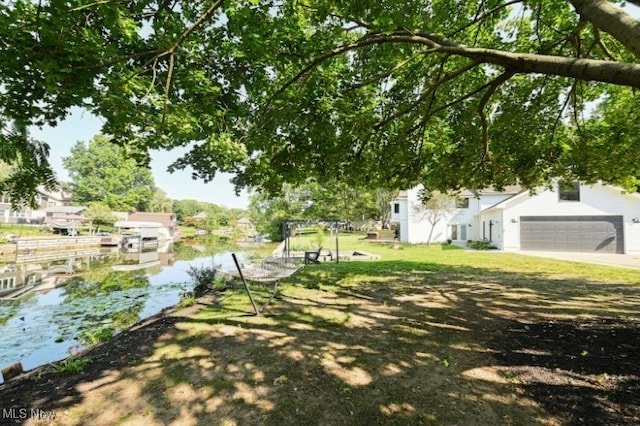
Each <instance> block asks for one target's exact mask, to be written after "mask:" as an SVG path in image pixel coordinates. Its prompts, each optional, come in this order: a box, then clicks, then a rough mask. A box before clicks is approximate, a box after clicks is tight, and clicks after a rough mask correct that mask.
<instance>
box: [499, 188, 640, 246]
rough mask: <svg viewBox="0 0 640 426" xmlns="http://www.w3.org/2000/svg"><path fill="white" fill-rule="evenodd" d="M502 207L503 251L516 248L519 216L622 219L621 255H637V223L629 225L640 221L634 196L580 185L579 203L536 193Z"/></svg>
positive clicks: (639, 230)
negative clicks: (617, 217) (636, 218)
mask: <svg viewBox="0 0 640 426" xmlns="http://www.w3.org/2000/svg"><path fill="white" fill-rule="evenodd" d="M554 189H555V188H554ZM505 204H506V206H505V219H506V227H505V233H506V234H507V237H506V238H505V247H504V249H505V250H518V249H519V248H520V217H521V216H623V222H624V245H625V253H629V254H633V253H640V223H637V224H636V223H633V221H632V219H633V218H634V217H639V218H640V197H639V196H638V195H637V194H622V193H621V192H620V190H619V189H618V188H614V187H608V186H603V185H600V184H595V185H591V186H587V185H580V201H560V200H559V197H558V192H557V191H549V190H542V189H540V190H538V192H537V194H536V195H534V196H529V195H526V196H521V197H518V199H517V200H514V202H513V203H509V202H507V203H505ZM511 219H514V220H515V221H516V223H511Z"/></svg>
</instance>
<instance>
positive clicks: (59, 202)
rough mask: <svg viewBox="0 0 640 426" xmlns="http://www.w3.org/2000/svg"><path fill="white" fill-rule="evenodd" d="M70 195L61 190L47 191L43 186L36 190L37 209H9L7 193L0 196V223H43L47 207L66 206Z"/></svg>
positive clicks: (9, 203)
mask: <svg viewBox="0 0 640 426" xmlns="http://www.w3.org/2000/svg"><path fill="white" fill-rule="evenodd" d="M70 201H71V195H70V194H69V193H67V192H64V191H62V190H55V191H49V190H47V189H45V188H44V187H43V186H39V187H38V188H36V203H37V207H36V208H35V209H32V208H30V207H23V208H20V209H18V210H13V209H12V208H11V199H10V198H9V195H8V194H7V193H2V194H0V223H44V222H45V216H46V212H45V210H46V209H47V208H48V207H56V206H66V205H68V204H69V202H70Z"/></svg>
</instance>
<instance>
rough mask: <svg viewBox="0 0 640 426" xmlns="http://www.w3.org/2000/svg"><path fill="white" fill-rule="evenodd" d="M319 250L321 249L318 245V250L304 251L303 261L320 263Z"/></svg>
mask: <svg viewBox="0 0 640 426" xmlns="http://www.w3.org/2000/svg"><path fill="white" fill-rule="evenodd" d="M320 250H322V247H318V250H316V251H305V252H304V263H305V264H308V263H320V259H319V258H320Z"/></svg>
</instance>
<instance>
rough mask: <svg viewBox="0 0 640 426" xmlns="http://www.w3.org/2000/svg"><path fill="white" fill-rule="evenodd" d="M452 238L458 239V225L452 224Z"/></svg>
mask: <svg viewBox="0 0 640 426" xmlns="http://www.w3.org/2000/svg"><path fill="white" fill-rule="evenodd" d="M451 239H452V240H457V239H458V225H451Z"/></svg>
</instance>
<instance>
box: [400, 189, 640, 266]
mask: <svg viewBox="0 0 640 426" xmlns="http://www.w3.org/2000/svg"><path fill="white" fill-rule="evenodd" d="M420 189H421V188H420V187H416V188H412V189H410V190H407V191H406V195H405V196H399V197H397V198H396V199H395V200H394V201H393V202H392V204H395V203H397V204H398V205H399V208H398V213H394V209H393V207H392V215H391V221H392V222H396V223H399V224H400V241H401V242H408V243H423V242H426V241H427V237H428V234H429V229H430V227H431V225H430V224H429V223H428V222H426V221H424V220H420V219H419V218H417V217H416V215H415V213H414V211H413V210H412V206H413V205H415V203H417V202H418V198H417V196H418V193H419V191H420ZM461 196H464V197H468V198H469V207H468V208H465V209H456V210H455V211H454V212H453V213H452V214H450V215H449V216H448V217H447V218H446V220H445V221H443V222H442V223H439V224H437V226H436V229H434V238H433V239H432V242H444V241H446V240H447V239H452V240H455V241H458V242H464V241H466V240H483V239H486V240H490V241H491V242H492V243H493V244H494V245H495V246H496V247H497V248H498V249H501V250H505V251H518V250H521V247H522V241H521V236H522V235H523V233H522V232H523V229H524V228H525V225H523V224H522V218H525V221H527V225H526V226H531V225H530V222H531V221H534V222H535V221H536V220H540V222H539V223H540V224H541V226H542V227H543V228H544V226H547V227H548V228H547V231H546V232H547V233H548V234H547V235H548V236H549V238H550V239H553V238H554V235H553V232H552V231H549V230H551V229H553V228H552V227H553V226H554V224H553V223H550V222H552V221H553V220H554V218H555V219H558V221H560V222H562V221H564V223H565V225H564V226H565V228H566V229H564V231H566V232H574V235H573V236H572V235H569V234H567V235H568V238H569V237H571V238H573V237H576V238H581V237H584V238H585V239H587V240H588V238H587V237H588V236H589V235H587V234H589V233H590V231H589V229H585V228H584V226H588V225H591V224H598V221H600V222H603V223H604V222H607V223H609V222H611V223H613V222H615V230H613V231H612V232H613V233H612V237H611V241H613V243H612V244H617V246H616V247H617V248H616V247H614V246H612V245H609V246H607V244H605V243H603V244H602V247H600V246H599V245H598V247H597V248H595V249H593V250H594V251H600V250H604V249H606V250H611V249H615V250H616V252H618V253H621V252H622V253H627V254H638V253H640V194H638V193H624V192H623V191H622V190H621V189H620V188H617V187H613V186H607V185H603V184H600V183H596V184H590V185H585V184H581V185H580V200H579V201H565V200H560V199H559V191H558V190H557V183H556V184H554V185H553V188H552V189H548V188H538V189H537V190H536V191H534V192H529V191H526V190H525V191H522V190H519V191H518V190H517V188H516V187H514V188H509V190H508V192H507V191H505V192H497V191H493V190H483V191H479V192H471V191H463V192H462V193H461ZM608 218H613V219H612V220H609V219H608ZM545 221H548V222H549V223H547V225H545V223H546V222H545ZM581 221H582V222H581ZM536 223H538V222H536ZM581 223H583V226H582V228H580V224H581ZM534 225H535V223H534ZM607 226H614V225H612V224H609V225H607ZM571 227H573V228H575V231H570V230H569V231H567V229H569V228H571ZM620 227H622V228H621V229H620ZM573 228H572V229H573ZM528 229H530V228H528ZM543 231H544V230H543ZM593 232H594V234H593V235H595V231H593ZM604 232H607V231H606V230H605V231H604ZM524 235H530V234H524ZM558 238H561V237H558ZM594 238H595V237H594ZM527 243H528V244H529V243H530V242H529V241H527ZM587 246H588V242H587V243H585V247H587ZM605 246H607V247H605ZM603 247H605V248H603ZM545 249H546V250H559V251H568V250H573V249H568V248H566V247H564V248H563V247H562V244H560V243H559V245H558V246H557V247H555V248H551V247H547V248H545ZM581 250H589V249H588V248H584V249H581ZM576 251H578V250H576Z"/></svg>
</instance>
